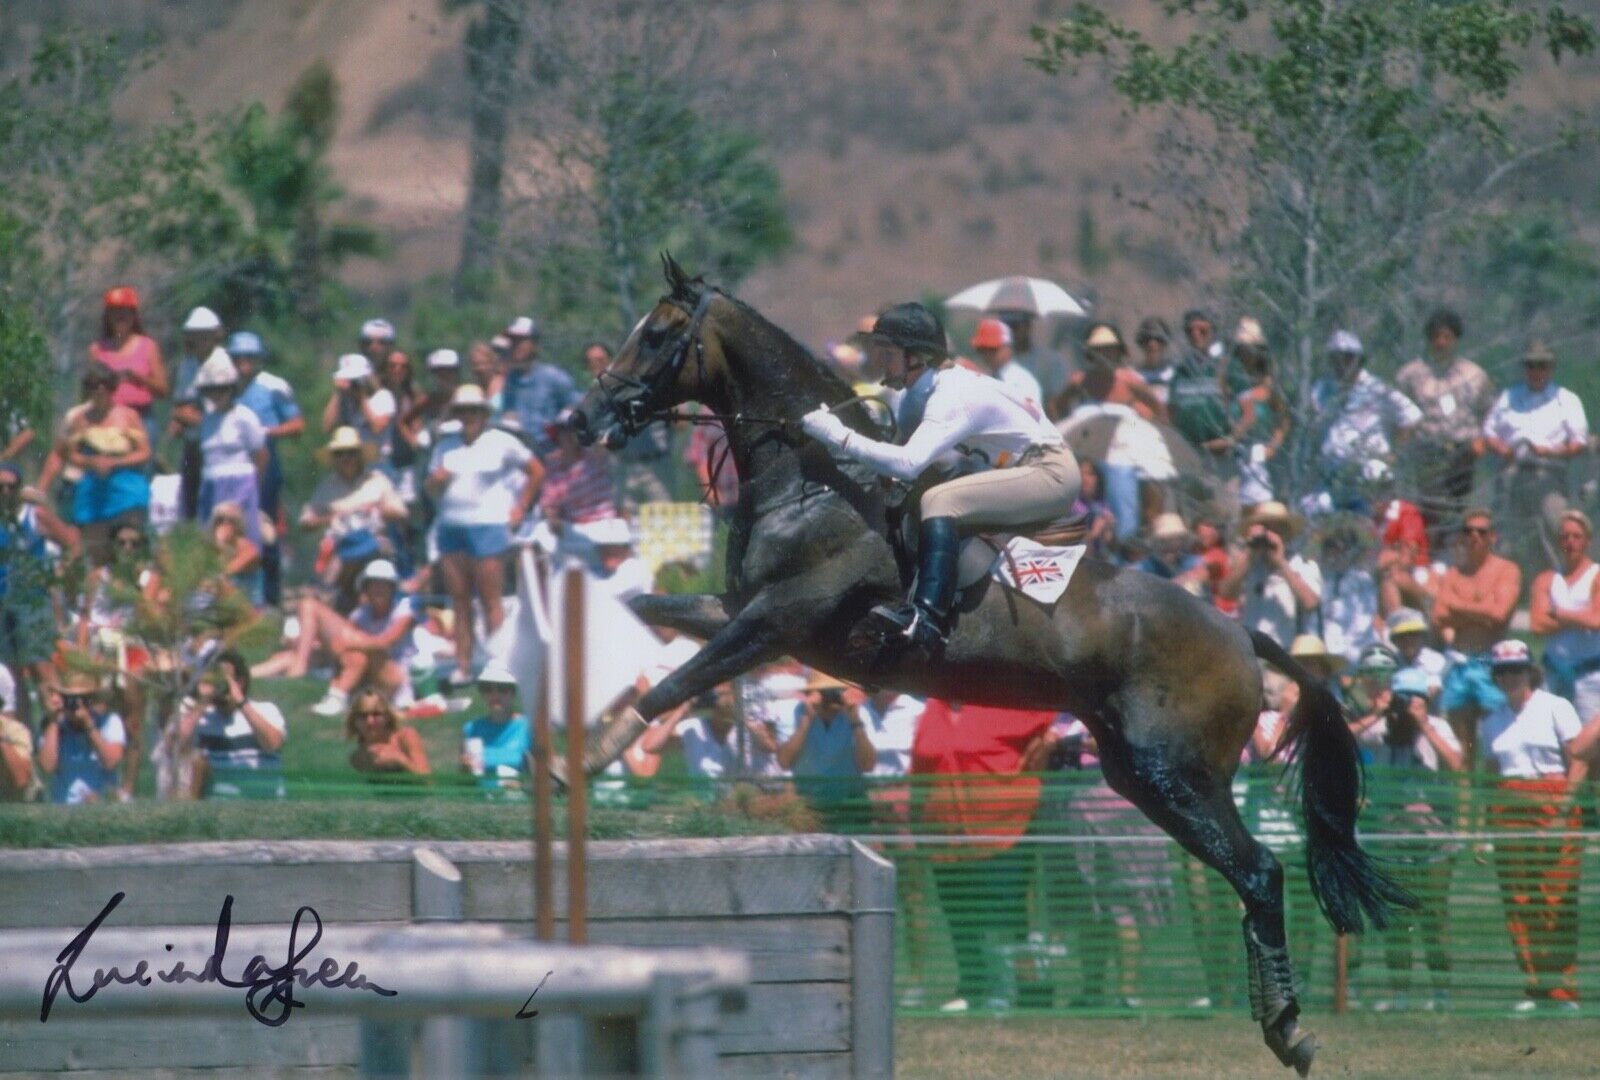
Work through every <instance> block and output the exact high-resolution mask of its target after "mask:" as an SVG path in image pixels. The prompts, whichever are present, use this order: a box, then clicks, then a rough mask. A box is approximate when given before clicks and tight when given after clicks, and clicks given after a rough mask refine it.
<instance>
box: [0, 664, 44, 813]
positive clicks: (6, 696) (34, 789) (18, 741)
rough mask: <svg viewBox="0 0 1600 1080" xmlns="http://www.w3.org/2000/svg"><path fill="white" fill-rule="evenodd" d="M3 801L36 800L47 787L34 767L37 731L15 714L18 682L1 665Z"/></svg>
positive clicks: (0, 776)
mask: <svg viewBox="0 0 1600 1080" xmlns="http://www.w3.org/2000/svg"><path fill="white" fill-rule="evenodd" d="M0 681H3V683H4V685H0V802H33V801H34V800H35V799H37V798H38V797H39V795H40V793H41V792H42V791H43V790H44V786H43V785H42V784H41V783H40V782H39V776H38V774H37V773H36V772H35V771H34V768H33V732H31V731H29V730H28V725H26V724H24V723H23V722H22V721H20V720H18V719H17V718H16V716H15V715H14V714H13V711H12V710H13V702H14V701H15V700H16V694H17V683H16V680H15V679H13V678H12V677H11V672H10V671H9V670H8V669H7V668H6V667H5V665H4V664H0Z"/></svg>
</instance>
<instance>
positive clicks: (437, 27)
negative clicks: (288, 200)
mask: <svg viewBox="0 0 1600 1080" xmlns="http://www.w3.org/2000/svg"><path fill="white" fill-rule="evenodd" d="M3 6H4V8H5V13H3V14H0V22H5V23H9V24H10V25H9V26H7V27H0V31H5V32H0V64H3V63H5V62H7V61H8V60H14V59H15V57H16V55H17V52H18V50H20V49H21V48H22V47H24V44H25V42H26V41H27V40H29V38H30V37H31V33H32V32H33V31H34V30H36V29H37V27H38V26H39V25H40V23H41V21H42V20H44V19H46V18H57V17H60V16H61V13H62V12H63V11H67V12H71V13H73V14H74V15H75V16H76V17H79V18H80V19H82V18H84V17H85V16H86V14H91V13H92V17H93V20H94V21H95V23H96V24H105V25H112V26H117V27H120V28H123V29H127V30H130V31H135V32H140V31H147V30H149V31H155V32H158V33H159V34H161V35H162V37H163V39H164V46H163V54H162V57H161V60H160V62H159V63H157V64H156V65H155V66H154V67H153V68H152V69H151V70H149V71H148V72H146V73H144V74H142V75H141V76H139V78H138V79H137V81H136V82H135V84H134V86H133V87H132V88H131V90H130V92H129V93H128V94H127V96H126V99H125V101H124V104H123V107H124V108H125V109H126V111H127V115H128V116H129V118H130V120H133V121H135V122H137V121H138V120H140V119H148V118H151V117H154V116H157V115H159V114H160V113H161V112H162V111H163V110H165V109H166V108H168V102H169V101H170V97H171V95H172V94H173V93H177V94H180V95H182V96H183V97H184V98H185V99H187V100H188V101H190V102H192V103H195V104H196V105H198V106H199V107H201V108H212V107H218V108H220V107H226V106H229V105H233V104H238V103H242V102H244V101H248V100H252V99H260V100H264V101H267V102H270V103H272V104H274V105H276V104H278V103H279V102H281V100H282V97H283V94H284V92H285V90H286V89H287V87H288V86H289V84H290V83H291V82H292V80H293V79H294V77H295V76H296V75H297V74H298V73H299V72H300V71H301V70H303V69H304V68H305V66H306V65H308V64H309V63H311V62H312V61H313V60H314V59H317V58H319V57H320V58H323V59H325V60H327V61H328V62H329V63H330V64H331V65H332V67H333V69H334V71H335V73H336V74H337V76H338V78H339V82H340V88H341V93H342V99H343V114H342V119H341V125H340V131H339V137H338V140H337V144H336V146H335V149H334V152H333V164H334V167H335V169H336V171H337V174H338V178H339V180H340V182H341V183H342V184H343V185H344V187H345V188H346V189H347V190H348V191H349V192H350V193H351V194H352V195H353V196H354V198H355V202H354V204H353V209H354V210H355V211H356V212H357V213H359V214H360V215H361V216H364V217H365V218H367V219H368V220H370V221H371V222H372V223H374V224H375V225H377V226H379V227H380V228H381V229H383V230H384V232H385V233H387V234H388V235H389V236H390V237H391V238H392V239H393V241H394V250H393V254H392V256H391V257H390V258H387V259H385V260H384V261H382V262H381V263H365V264H362V263H357V264H354V265H353V267H352V271H351V275H350V276H351V280H352V282H353V283H354V284H356V285H357V286H359V287H361V288H363V289H366V290H370V291H371V292H372V293H373V294H375V296H376V297H377V298H378V300H379V302H380V303H383V304H386V305H391V306H394V307H396V308H398V307H399V306H401V305H403V304H404V302H405V299H406V294H407V290H408V288H409V287H410V286H411V285H413V284H414V283H415V282H417V281H419V280H421V279H422V278H424V277H425V276H427V275H429V274H438V273H447V272H448V271H449V270H450V269H451V268H452V267H453V265H454V262H455V259H456V255H457V249H458V244H459V230H460V225H461V206H462V202H463V198H464V178H465V172H466V131H467V124H466V118H465V107H466V100H467V90H466V77H465V72H464V66H463V63H462V59H461V53H460V40H461V30H462V24H461V22H460V20H459V18H456V17H452V16H447V15H445V14H444V13H443V11H442V8H441V5H440V4H439V3H438V2H437V0H275V2H273V3H252V4H246V3H243V2H240V0H207V2H200V0H165V2H160V3H158V2H156V0H96V2H93V3H90V2H89V0H65V2H52V0H6V2H5V4H4V5H3ZM1066 6H1067V5H1066V4H1065V3H1061V2H1052V0H985V2H976V0H766V2H754V0H745V2H732V3H723V4H720V5H719V6H718V7H717V8H716V11H717V13H718V14H717V16H716V21H715V32H714V34H713V35H712V36H711V42H710V45H709V52H710V53H711V55H708V56H707V59H706V64H707V67H708V69H711V70H715V71H716V72H717V73H718V78H719V80H720V81H721V83H722V84H723V85H724V87H725V90H724V91H723V93H725V94H726V96H727V99H728V100H731V101H735V102H737V114H738V116H739V118H740V119H741V120H742V121H743V122H745V123H747V124H749V125H750V126H752V127H754V128H755V129H756V130H757V132H758V133H759V134H761V135H762V136H763V138H765V139H766V141H767V144H768V146H769V147H770V152H771V154H772V157H773V158H774V160H775V161H776V163H777V164H778V166H779V168H780V171H781V174H782V177H783V182H784V186H785V191H786V195H787V197H788V199H789V201H790V204H791V207H792V211H793V218H794V221H795V224H796V228H797V232H798V237H799V243H798V245H797V247H796V249H795V250H794V251H793V252H792V253H791V255H789V256H788V257H787V258H786V259H785V260H784V261H783V262H782V263H781V264H779V265H774V266H770V267H767V268H764V269H763V270H761V271H760V272H758V273H757V274H756V275H755V276H753V277H752V278H751V279H750V280H749V281H747V282H746V283H745V284H744V285H743V287H742V289H741V293H742V295H743V296H744V297H745V298H746V299H748V300H750V301H751V302H752V303H754V304H755V305H756V306H757V307H759V308H761V309H762V310H763V311H765V312H767V313H768V314H769V315H771V316H773V317H774V318H776V319H777V320H778V321H779V322H780V323H782V324H784V325H785V326H787V327H788V328H789V329H791V330H792V331H794V332H795V333H796V334H798V335H799V336H800V337H802V338H803V339H805V340H808V341H811V342H813V343H816V344H820V343H821V342H822V341H823V340H826V339H828V338H830V337H837V336H840V335H841V334H843V333H844V332H846V331H847V330H848V328H849V327H850V326H851V325H852V324H853V323H854V321H855V319H856V317H857V316H859V315H860V314H863V313H865V312H866V311H868V310H869V309H870V308H871V307H872V306H873V305H874V304H877V303H879V302H882V301H886V300H890V299H896V298H901V297H906V296H915V295H919V294H921V293H923V292H927V291H931V292H937V293H948V292H950V291H953V290H954V289H956V288H959V287H961V286H963V285H966V284H970V283H971V282H973V281H976V280H980V279H982V278H986V277H991V276H995V275H998V274H1002V273H1015V272H1025V273H1038V274H1042V275H1045V276H1049V277H1053V278H1056V279H1057V280H1060V281H1062V282H1063V283H1065V284H1067V285H1068V286H1069V287H1073V288H1077V289H1079V290H1086V291H1090V292H1092V294H1093V295H1095V296H1096V297H1097V298H1098V299H1099V300H1100V302H1101V304H1102V310H1103V311H1105V312H1106V313H1108V314H1110V315H1112V316H1114V317H1116V318H1119V319H1121V320H1122V321H1123V322H1125V323H1128V324H1131V322H1132V321H1133V320H1134V319H1136V318H1137V317H1138V316H1140V315H1142V314H1144V313H1146V312H1148V311H1152V310H1154V311H1159V312H1164V313H1167V314H1169V315H1171V314H1175V313H1176V311H1177V310H1178V309H1179V308H1181V307H1182V306H1184V305H1186V304H1187V303H1189V302H1192V301H1194V300H1204V299H1208V298H1210V296H1209V294H1210V292H1211V290H1212V289H1213V288H1214V282H1215V279H1216V277H1217V271H1218V267H1216V266H1215V265H1213V264H1212V263H1211V262H1210V261H1208V260H1207V259H1206V258H1204V257H1201V256H1200V255H1198V254H1197V253H1196V252H1195V251H1193V250H1192V249H1191V248H1189V247H1188V245H1186V244H1185V243H1183V242H1182V241H1181V239H1180V238H1177V237H1175V236H1173V235H1171V233H1170V231H1169V230H1168V228H1167V227H1166V226H1164V225H1163V224H1162V223H1161V221H1160V219H1159V218H1158V217H1157V216H1156V215H1155V214H1153V213H1151V212H1149V211H1147V210H1145V209H1141V208H1140V205H1141V203H1142V201H1143V196H1144V194H1145V193H1146V191H1147V189H1148V176H1147V175H1146V168H1147V163H1148V160H1149V158H1150V154H1151V147H1152V145H1153V142H1154V137H1155V129H1154V126H1153V125H1152V123H1151V122H1150V121H1148V120H1147V119H1146V118H1143V117H1133V118H1130V117H1128V116H1126V115H1124V114H1123V113H1122V111H1121V110H1120V109H1119V107H1118V106H1117V105H1116V103H1115V101H1114V100H1113V99H1112V98H1111V96H1110V95H1109V93H1106V92H1105V91H1104V89H1103V88H1097V87H1095V86H1093V85H1091V84H1090V83H1089V82H1088V81H1077V82H1074V81H1071V80H1067V79H1052V78H1050V77H1047V76H1045V75H1043V74H1041V73H1039V72H1037V71H1034V70H1033V69H1032V68H1030V67H1028V66H1027V65H1026V64H1025V63H1024V58H1025V57H1026V56H1028V55H1029V54H1030V51H1031V43H1030V41H1029V39H1028V27H1029V26H1030V24H1032V23H1033V22H1036V21H1039V20H1041V19H1048V18H1050V17H1051V16H1052V15H1054V14H1058V13H1059V12H1060V11H1061V10H1064V9H1065V7H1066ZM1579 6H1580V7H1581V8H1583V9H1586V10H1589V11H1590V12H1591V13H1600V3H1596V2H1594V0H1586V2H1584V3H1582V4H1580V5H1579ZM1127 7H1128V9H1129V10H1130V12H1131V13H1132V14H1133V15H1135V16H1144V15H1146V14H1147V13H1148V18H1151V19H1153V18H1155V17H1156V12H1158V10H1159V9H1158V8H1157V7H1156V5H1153V4H1148V5H1141V4H1136V3H1134V0H1127ZM568 10H571V11H581V10H582V8H581V5H579V4H574V5H572V6H571V8H570V9H568ZM1147 29H1150V30H1152V31H1154V32H1159V26H1147ZM1597 100H1600V64H1597V63H1596V62H1595V61H1594V60H1592V59H1590V60H1587V61H1584V62H1582V63H1577V64H1572V63H1569V64H1568V65H1566V66H1564V67H1563V68H1562V69H1561V70H1560V71H1559V72H1556V71H1554V70H1553V69H1549V68H1548V67H1546V68H1541V69H1540V70H1539V71H1538V72H1536V74H1535V75H1534V77H1533V78H1532V79H1531V80H1530V81H1529V84H1528V88H1527V92H1526V94H1525V96H1524V100H1523V102H1521V104H1523V105H1525V106H1526V107H1528V108H1529V109H1530V110H1532V111H1534V112H1535V113H1537V112H1540V111H1542V110H1546V109H1549V108H1551V107H1552V106H1556V105H1563V104H1570V103H1573V102H1587V103H1593V102H1595V101H1597ZM724 104H725V103H724ZM1596 163H1597V162H1596V160H1595V159H1594V158H1593V157H1592V156H1591V157H1590V158H1588V159H1586V160H1585V161H1584V162H1581V163H1579V164H1577V165H1574V166H1573V167H1572V168H1570V169H1566V170H1563V171H1562V173H1561V175H1560V176H1559V177H1555V178H1552V177H1548V176H1546V177H1542V178H1540V181H1541V182H1544V183H1549V182H1551V181H1552V179H1553V180H1555V181H1556V182H1558V183H1559V184H1560V185H1561V186H1562V188H1563V189H1570V190H1571V191H1572V192H1573V197H1574V198H1580V199H1583V200H1585V202H1586V204H1588V205H1591V206H1592V205H1593V203H1594V198H1595V196H1594V184H1593V179H1592V177H1593V175H1594V168H1593V166H1594V165H1595V164H1596Z"/></svg>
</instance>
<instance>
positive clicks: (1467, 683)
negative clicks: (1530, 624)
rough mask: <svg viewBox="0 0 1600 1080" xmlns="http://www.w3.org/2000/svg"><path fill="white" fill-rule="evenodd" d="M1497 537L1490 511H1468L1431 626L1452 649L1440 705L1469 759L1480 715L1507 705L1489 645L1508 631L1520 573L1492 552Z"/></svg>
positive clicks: (1434, 609) (1520, 581) (1508, 562)
mask: <svg viewBox="0 0 1600 1080" xmlns="http://www.w3.org/2000/svg"><path fill="white" fill-rule="evenodd" d="M1495 538H1496V537H1495V530H1494V517H1493V515H1491V514H1490V513H1489V511H1487V510H1483V509H1475V510H1468V511H1467V513H1466V516H1465V517H1463V518H1462V519H1461V543H1460V545H1459V547H1458V549H1457V550H1458V556H1457V562H1456V565H1455V566H1453V567H1451V568H1450V569H1449V570H1447V571H1445V575H1444V577H1443V578H1442V579H1441V580H1440V582H1439V592H1438V595H1437V596H1436V597H1435V598H1434V601H1433V625H1434V627H1435V628H1436V629H1437V630H1438V632H1439V634H1440V636H1441V637H1442V638H1443V640H1444V643H1445V644H1446V645H1447V646H1449V647H1450V654H1449V657H1448V658H1449V660H1450V667H1449V668H1448V669H1447V670H1446V671H1445V674H1444V686H1443V689H1442V690H1441V692H1440V699H1439V705H1440V707H1441V708H1442V709H1444V714H1445V719H1446V720H1448V721H1450V727H1451V730H1453V731H1454V732H1455V733H1456V738H1457V739H1459V740H1460V741H1461V746H1462V748H1463V749H1464V750H1465V752H1466V755H1467V759H1468V760H1469V761H1470V760H1473V758H1474V757H1475V754H1476V745H1477V742H1476V736H1477V727H1478V720H1479V718H1480V717H1482V716H1483V715H1484V714H1485V713H1487V712H1489V711H1491V710H1493V709H1497V708H1499V707H1500V706H1502V705H1504V704H1505V698H1504V697H1503V696H1502V695H1501V693H1500V691H1499V689H1497V684H1496V682H1495V681H1494V679H1493V678H1492V677H1491V674H1490V670H1489V661H1488V656H1489V648H1490V646H1492V645H1493V644H1494V643H1495V642H1497V641H1499V640H1500V639H1501V638H1503V637H1504V636H1505V635H1506V633H1507V631H1508V630H1509V629H1510V627H1511V613H1512V611H1514V610H1515V609H1516V606H1517V597H1518V596H1519V595H1521V593H1522V571H1521V570H1519V569H1518V568H1517V564H1516V563H1514V562H1512V561H1511V560H1510V559H1507V558H1503V557H1501V556H1499V555H1496V554H1495V553H1494V543H1495Z"/></svg>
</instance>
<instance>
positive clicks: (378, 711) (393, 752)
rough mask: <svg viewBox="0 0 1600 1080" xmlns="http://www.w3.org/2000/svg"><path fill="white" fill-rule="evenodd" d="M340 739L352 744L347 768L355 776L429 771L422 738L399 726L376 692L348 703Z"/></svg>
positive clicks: (362, 694) (406, 726) (386, 702)
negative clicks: (353, 745) (356, 774)
mask: <svg viewBox="0 0 1600 1080" xmlns="http://www.w3.org/2000/svg"><path fill="white" fill-rule="evenodd" d="M344 735H345V738H347V739H349V740H350V741H352V742H354V743H355V744H356V748H355V749H354V750H352V751H350V767H351V768H352V769H354V770H355V771H356V772H361V773H380V774H384V775H394V774H400V775H404V776H427V775H428V774H429V773H430V772H431V771H432V770H431V769H430V767H429V766H428V751H427V749H426V748H425V747H424V746H423V745H422V736H421V735H418V734H417V729H416V728H414V727H412V726H411V725H409V724H402V723H401V722H400V716H399V714H398V713H396V712H395V711H394V706H393V705H391V704H389V699H388V698H386V697H384V696H383V695H382V694H381V693H379V692H378V691H376V690H363V691H361V692H360V693H358V694H356V695H355V696H354V697H353V698H351V699H350V711H349V712H348V713H346V714H345V718H344Z"/></svg>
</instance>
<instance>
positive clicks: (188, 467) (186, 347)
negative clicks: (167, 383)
mask: <svg viewBox="0 0 1600 1080" xmlns="http://www.w3.org/2000/svg"><path fill="white" fill-rule="evenodd" d="M223 333H224V332H223V329H222V320H221V319H220V318H218V317H217V313H216V312H215V311H212V310H211V309H210V308H208V307H197V308H195V309H194V310H193V311H191V312H189V315H188V318H186V319H184V321H183V346H182V355H180V356H179V357H178V373H177V377H176V378H175V379H174V380H173V383H172V413H171V416H170V418H169V419H168V421H167V438H169V439H176V440H177V441H178V447H179V456H178V461H177V462H175V463H173V462H169V463H168V464H169V465H171V464H176V465H177V466H178V475H179V476H180V478H181V479H180V480H179V491H180V492H181V496H180V498H181V504H182V506H183V517H184V519H185V520H187V521H193V520H194V518H195V515H197V514H198V513H199V512H200V511H199V506H200V417H201V415H202V411H201V407H200V395H199V394H197V393H196V392H195V389H194V377H195V376H196V375H198V374H200V365H201V364H203V363H205V360H206V357H208V356H210V355H211V353H212V351H213V350H215V349H217V348H218V347H220V346H221V345H222V340H223Z"/></svg>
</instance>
